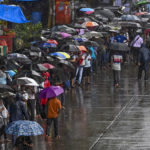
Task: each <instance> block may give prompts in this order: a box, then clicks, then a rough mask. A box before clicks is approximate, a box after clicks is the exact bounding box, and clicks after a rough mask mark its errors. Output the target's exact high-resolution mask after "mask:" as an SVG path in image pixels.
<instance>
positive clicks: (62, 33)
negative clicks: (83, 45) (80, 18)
mask: <svg viewBox="0 0 150 150" xmlns="http://www.w3.org/2000/svg"><path fill="white" fill-rule="evenodd" d="M60 34H61V36H62V37H63V38H67V37H71V36H72V35H71V34H69V33H65V32H60Z"/></svg>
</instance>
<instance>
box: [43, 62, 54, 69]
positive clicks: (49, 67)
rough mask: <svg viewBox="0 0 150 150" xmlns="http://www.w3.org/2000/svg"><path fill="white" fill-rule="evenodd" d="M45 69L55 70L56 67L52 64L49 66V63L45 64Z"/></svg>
mask: <svg viewBox="0 0 150 150" xmlns="http://www.w3.org/2000/svg"><path fill="white" fill-rule="evenodd" d="M42 65H43V66H44V67H45V68H47V69H53V68H55V66H53V65H51V64H49V63H44V64H42Z"/></svg>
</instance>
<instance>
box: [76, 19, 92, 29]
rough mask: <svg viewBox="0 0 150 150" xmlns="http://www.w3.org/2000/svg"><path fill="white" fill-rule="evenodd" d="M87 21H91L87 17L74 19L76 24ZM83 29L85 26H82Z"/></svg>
mask: <svg viewBox="0 0 150 150" xmlns="http://www.w3.org/2000/svg"><path fill="white" fill-rule="evenodd" d="M88 21H91V19H90V18H87V17H80V18H77V19H76V22H77V23H81V24H82V23H84V22H88ZM84 27H85V26H84Z"/></svg>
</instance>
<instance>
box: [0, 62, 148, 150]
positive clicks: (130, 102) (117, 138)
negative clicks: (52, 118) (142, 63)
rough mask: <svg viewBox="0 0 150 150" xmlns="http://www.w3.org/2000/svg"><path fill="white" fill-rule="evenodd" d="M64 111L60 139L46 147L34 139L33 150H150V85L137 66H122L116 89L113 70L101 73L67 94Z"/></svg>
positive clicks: (40, 139) (3, 147)
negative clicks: (118, 85)
mask: <svg viewBox="0 0 150 150" xmlns="http://www.w3.org/2000/svg"><path fill="white" fill-rule="evenodd" d="M65 107H66V109H65V111H62V112H61V114H60V116H59V134H60V139H59V140H57V141H56V140H53V141H52V142H51V143H47V142H45V140H44V136H40V137H34V147H33V150H149V149H150V142H149V141H150V115H149V114H150V83H149V81H147V82H145V81H144V80H141V81H138V80H137V67H136V66H134V65H130V64H125V65H124V66H123V68H122V72H121V83H120V88H117V89H115V88H114V86H113V77H112V71H111V69H109V70H100V69H99V70H98V73H97V74H93V75H92V77H91V84H89V85H88V84H87V85H82V86H81V87H75V88H74V89H72V90H71V91H69V92H67V94H66V106H65ZM42 126H43V127H44V128H45V124H44V123H42ZM52 135H53V133H52ZM1 150H12V147H11V144H1Z"/></svg>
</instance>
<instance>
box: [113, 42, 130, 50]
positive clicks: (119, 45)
mask: <svg viewBox="0 0 150 150" xmlns="http://www.w3.org/2000/svg"><path fill="white" fill-rule="evenodd" d="M110 49H111V50H115V51H122V52H127V51H129V50H130V48H129V47H128V45H127V44H125V43H113V44H111V45H110Z"/></svg>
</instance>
